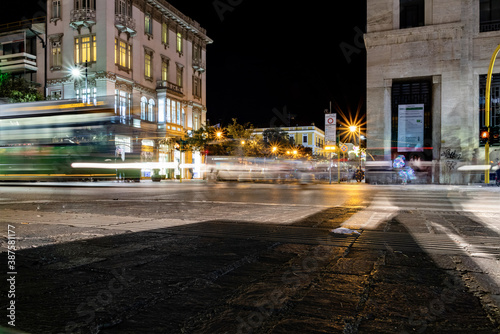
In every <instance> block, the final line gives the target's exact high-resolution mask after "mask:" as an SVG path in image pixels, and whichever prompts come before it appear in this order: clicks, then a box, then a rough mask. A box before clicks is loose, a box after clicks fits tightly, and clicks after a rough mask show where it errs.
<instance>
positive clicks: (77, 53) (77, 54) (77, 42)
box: [75, 38, 80, 64]
mask: <svg viewBox="0 0 500 334" xmlns="http://www.w3.org/2000/svg"><path fill="white" fill-rule="evenodd" d="M75 64H80V40H79V39H78V38H76V39H75Z"/></svg>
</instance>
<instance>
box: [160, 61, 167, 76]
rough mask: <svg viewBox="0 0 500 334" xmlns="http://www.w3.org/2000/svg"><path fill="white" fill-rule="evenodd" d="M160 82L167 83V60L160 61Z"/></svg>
mask: <svg viewBox="0 0 500 334" xmlns="http://www.w3.org/2000/svg"><path fill="white" fill-rule="evenodd" d="M161 80H163V81H168V60H167V59H162V61H161Z"/></svg>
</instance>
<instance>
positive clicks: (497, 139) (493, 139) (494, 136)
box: [490, 126, 500, 145]
mask: <svg viewBox="0 0 500 334" xmlns="http://www.w3.org/2000/svg"><path fill="white" fill-rule="evenodd" d="M499 130H500V129H499V127H498V126H496V127H492V128H490V144H491V145H498V143H500V134H499V132H500V131H499Z"/></svg>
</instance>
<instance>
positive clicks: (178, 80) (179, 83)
mask: <svg viewBox="0 0 500 334" xmlns="http://www.w3.org/2000/svg"><path fill="white" fill-rule="evenodd" d="M182 72H183V71H182V67H181V66H177V77H176V80H175V83H176V84H177V86H179V87H182Z"/></svg>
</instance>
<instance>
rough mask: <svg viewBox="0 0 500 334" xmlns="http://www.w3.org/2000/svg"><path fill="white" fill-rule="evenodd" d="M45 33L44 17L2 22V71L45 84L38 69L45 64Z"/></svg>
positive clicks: (0, 29) (28, 80)
mask: <svg viewBox="0 0 500 334" xmlns="http://www.w3.org/2000/svg"><path fill="white" fill-rule="evenodd" d="M44 34H45V19H44V18H37V19H32V20H25V21H17V22H2V23H0V73H9V74H10V75H12V76H14V77H22V78H24V79H25V80H26V81H27V82H30V83H33V84H43V82H44V80H43V76H42V77H41V76H40V75H37V71H38V69H39V67H41V66H43V59H44V49H43V46H42V43H41V41H43V37H44ZM40 60H41V61H40Z"/></svg>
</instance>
